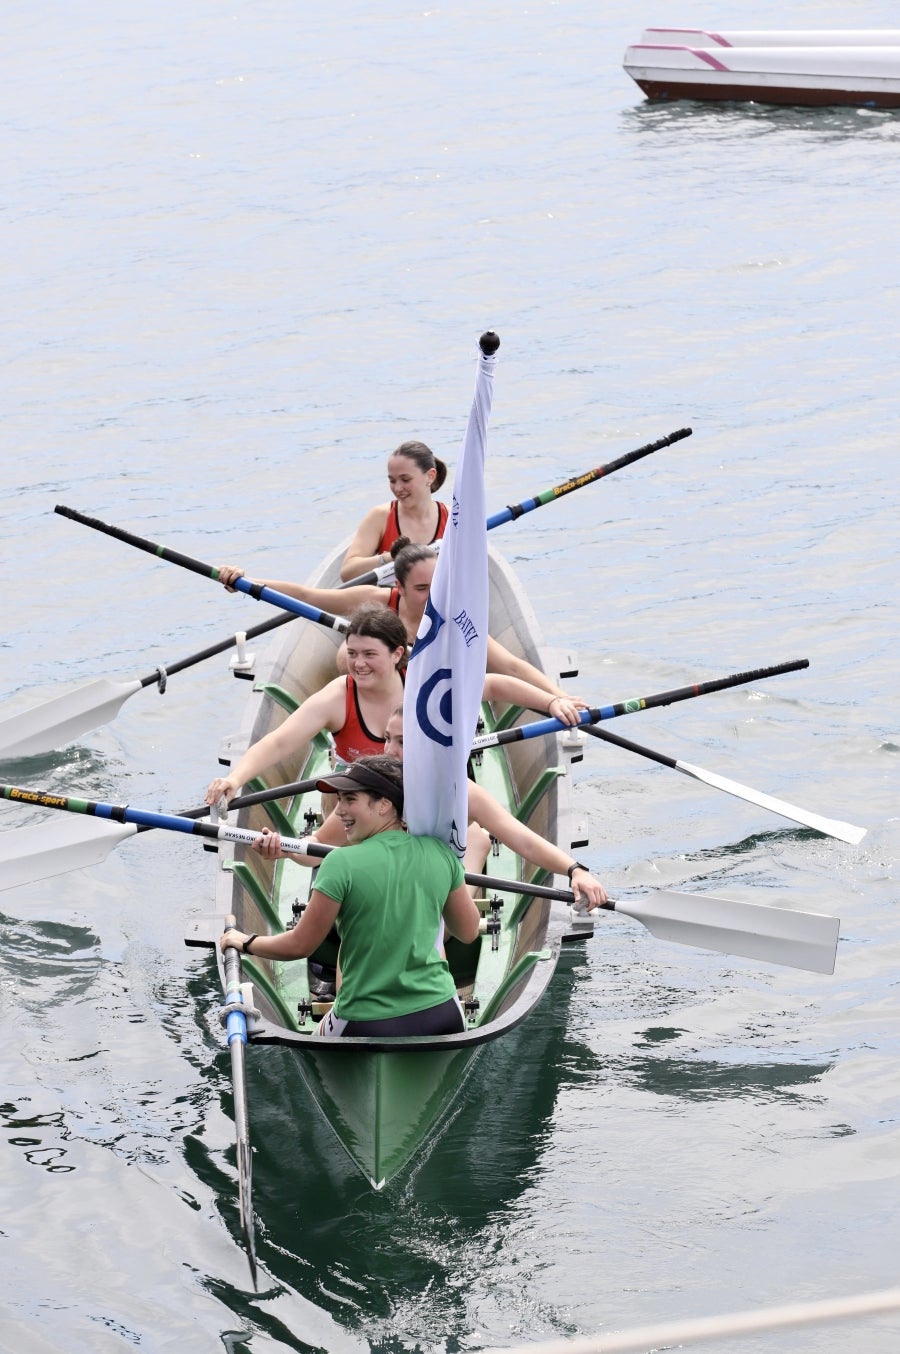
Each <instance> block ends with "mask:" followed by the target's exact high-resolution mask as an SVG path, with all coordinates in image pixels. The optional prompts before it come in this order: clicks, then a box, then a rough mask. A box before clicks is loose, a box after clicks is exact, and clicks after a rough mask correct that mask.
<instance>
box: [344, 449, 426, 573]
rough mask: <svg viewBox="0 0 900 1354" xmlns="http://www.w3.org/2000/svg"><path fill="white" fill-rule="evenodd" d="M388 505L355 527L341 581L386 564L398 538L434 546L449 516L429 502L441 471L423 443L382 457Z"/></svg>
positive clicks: (373, 510) (376, 509) (374, 509)
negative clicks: (384, 463)
mask: <svg viewBox="0 0 900 1354" xmlns="http://www.w3.org/2000/svg"><path fill="white" fill-rule="evenodd" d="M387 468H388V484H389V485H390V487H391V493H392V494H393V495H394V498H393V500H392V501H391V502H390V503H380V504H378V506H377V507H375V508H370V510H369V511H368V512H367V513H366V515H365V517H364V518H363V520H362V521H361V522H360V524H359V526H358V527H357V530H356V534H355V536H354V537H353V540H352V541H351V542H350V546H349V548H348V550H347V553H346V555H345V556H344V562H343V564H342V565H341V578H342V579H343V581H344V582H345V583H346V582H347V580H348V579H351V578H358V577H359V575H360V574H364V573H368V572H369V570H371V569H375V568H377V567H378V565H380V564H389V563H390V560H391V554H390V550H391V546H392V545H393V544H394V541H396V539H397V538H398V536H405V537H406V538H407V540H409V541H413V542H414V543H416V544H421V545H431V544H433V543H434V542H435V541H438V540H440V538H441V537H442V536H443V534H444V531H445V530H446V526H447V518H448V516H449V514H448V512H447V508H446V505H445V504H443V503H439V502H436V501H435V500H434V499H432V494H435V493H436V492H437V491H438V489H440V487H441V485H442V484H443V483H444V480H445V479H446V478H447V467H446V465H445V464H444V462H443V461H442V460H440V459H439V458H438V457H437V456H435V455H434V453H433V452H432V451H431V449H430V448H429V447H427V446H426V445H425V443H424V442H403V443H401V445H400V446H399V447H398V448H397V450H396V451H395V452H394V453H393V455H392V456H390V457H388V467H387Z"/></svg>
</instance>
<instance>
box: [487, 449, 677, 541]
mask: <svg viewBox="0 0 900 1354" xmlns="http://www.w3.org/2000/svg"><path fill="white" fill-rule="evenodd" d="M692 431H693V429H691V428H679V429H678V431H677V432H674V433H669V435H668V437H661V438H660V439H659V441H658V442H648V443H647V445H646V446H645V447H638V449H637V451H628V452H626V453H625V455H624V456H619V457H618V458H617V459H616V460H615V461H608V462H607V464H606V465H598V466H597V468H596V469H595V470H587V471H585V473H584V474H583V475H576V476H575V478H574V479H571V480H565V481H564V483H562V484H557V485H556V487H555V488H553V489H545V490H544V492H543V493H542V494H538V495H537V496H536V497H535V498H526V499H525V500H524V501H523V502H522V503H516V504H515V506H514V507H509V508H503V509H502V510H501V511H500V512H495V513H494V515H493V516H492V517H489V518H488V519H487V528H488V531H491V530H492V529H493V528H494V527H499V526H500V525H501V523H503V522H512V521H513V520H514V519H515V518H516V517H521V516H522V515H523V513H526V512H533V511H534V509H535V508H541V507H543V506H544V504H545V503H554V502H555V501H556V499H558V498H562V496H563V494H571V493H572V492H573V491H574V490H575V489H583V488H584V486H585V485H586V484H593V483H594V481H595V480H599V479H602V478H603V477H604V476H605V475H611V474H612V473H613V471H614V470H621V469H622V466H624V465H631V463H632V461H639V460H640V459H641V457H642V456H649V455H650V453H651V452H653V451H659V450H660V448H661V447H670V446H671V445H672V443H673V442H680V441H681V439H682V438H683V437H690V435H691V433H692Z"/></svg>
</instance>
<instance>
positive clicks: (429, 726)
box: [416, 668, 453, 748]
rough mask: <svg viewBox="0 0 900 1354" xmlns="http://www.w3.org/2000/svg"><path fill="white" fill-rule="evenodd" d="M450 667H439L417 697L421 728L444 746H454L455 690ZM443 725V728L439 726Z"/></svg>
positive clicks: (417, 713)
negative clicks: (451, 680)
mask: <svg viewBox="0 0 900 1354" xmlns="http://www.w3.org/2000/svg"><path fill="white" fill-rule="evenodd" d="M450 679H451V672H450V669H449V668H438V670H437V672H433V673H432V674H431V676H430V677H429V678H428V680H427V681H426V682H423V684H422V686H421V688H420V690H419V694H418V697H417V698H416V719H417V720H418V724H419V728H420V729H421V730H422V732H423V733H424V734H425V736H426V738H430V739H431V741H432V743H438V744H440V746H441V747H442V748H449V747H452V746H453V692H452V688H451V684H450ZM438 725H441V726H442V728H438V727H437V726H438Z"/></svg>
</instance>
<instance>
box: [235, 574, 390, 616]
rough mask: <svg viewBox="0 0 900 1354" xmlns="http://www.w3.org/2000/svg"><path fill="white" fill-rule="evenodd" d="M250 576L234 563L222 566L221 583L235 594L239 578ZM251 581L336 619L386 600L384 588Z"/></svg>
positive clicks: (267, 580) (273, 580)
mask: <svg viewBox="0 0 900 1354" xmlns="http://www.w3.org/2000/svg"><path fill="white" fill-rule="evenodd" d="M246 577H247V575H246V574H245V573H244V571H243V569H238V568H237V567H236V565H234V564H222V565H220V566H219V582H220V583H222V584H223V586H224V587H225V589H226V591H228V592H234V582H235V579H237V578H246ZM247 582H248V583H261V584H262V586H263V587H264V588H274V589H275V590H276V591H277V592H283V593H284V594H285V595H286V596H287V597H296V599H297V601H298V602H305V603H306V605H307V606H315V607H318V608H319V610H320V611H329V612H331V614H332V615H333V616H349V615H351V614H352V613H353V612H354V611H355V610H356V608H357V607H358V606H362V605H363V603H364V602H381V603H384V601H385V594H384V590H383V589H382V588H375V587H371V586H368V585H364V586H363V587H360V588H346V589H345V590H344V591H343V592H342V591H341V590H340V589H339V588H308V587H307V586H306V584H305V583H291V582H290V581H289V580H287V579H283V578H247Z"/></svg>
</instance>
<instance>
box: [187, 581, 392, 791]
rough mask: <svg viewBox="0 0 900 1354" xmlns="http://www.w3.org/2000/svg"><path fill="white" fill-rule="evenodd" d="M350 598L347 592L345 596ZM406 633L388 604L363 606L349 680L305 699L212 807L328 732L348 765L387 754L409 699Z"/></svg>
mask: <svg viewBox="0 0 900 1354" xmlns="http://www.w3.org/2000/svg"><path fill="white" fill-rule="evenodd" d="M342 595H343V596H346V594H342ZM405 665H406V631H405V630H404V628H403V622H402V621H401V620H400V618H399V616H397V615H396V614H395V613H394V612H393V611H391V610H390V609H389V608H388V607H385V606H362V607H359V608H358V609H357V610H356V611H355V612H354V613H353V615H352V616H351V618H350V628H349V630H348V632H347V666H348V673H347V676H346V677H335V678H334V680H333V681H331V682H329V683H328V684H327V686H323V687H322V689H321V691H317V692H316V693H315V694H314V695H312V696H310V697H309V698H308V700H305V701H304V702H303V704H302V705H300V706H298V707H297V709H296V710H295V711H294V712H293V714H292V715H289V716H288V718H287V719H286V720H285V721H284V723H283V724H281V725H280V726H279V727H278V728H277V729H273V730H272V732H271V733H267V734H266V736H265V737H264V738H260V740H259V742H258V743H253V744H252V745H251V746H250V747H249V748H248V749H247V751H246V752H245V753H244V755H243V757H242V758H241V759H240V761H239V762H238V763H237V765H236V766H233V767H232V768H231V770H230V771H229V773H228V775H227V776H217V777H216V778H215V780H213V781H211V782H210V784H209V787H208V789H207V791H206V802H207V804H217V803H218V802H219V800H220V799H222V797H223V796H224V797H225V799H226V800H231V799H232V798H233V797H234V795H235V794H236V793H237V791H238V788H239V787H240V786H241V785H246V783H247V782H248V781H249V780H252V779H253V777H254V776H261V775H264V774H265V773H266V772H267V771H268V770H269V768H270V767H272V766H275V765H277V764H278V763H279V762H282V761H284V760H285V759H287V758H290V757H292V756H297V754H299V753H300V752H301V751H302V749H303V748H304V746H305V745H306V744H307V743H308V742H309V741H310V739H311V738H314V737H315V736H316V734H317V733H321V732H322V730H323V729H328V730H329V731H330V732H331V733H332V734H333V735H334V741H335V747H336V749H337V753H338V756H339V757H340V758H341V759H342V760H343V761H347V762H351V761H355V760H356V759H357V757H362V756H368V755H371V754H374V753H378V752H383V751H384V730H385V729H386V728H387V722H388V717H389V716H390V713H391V710H393V709H394V707H395V706H396V705H398V704H401V703H402V701H403V676H402V674H403V670H404V668H405Z"/></svg>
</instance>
